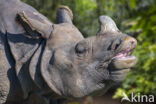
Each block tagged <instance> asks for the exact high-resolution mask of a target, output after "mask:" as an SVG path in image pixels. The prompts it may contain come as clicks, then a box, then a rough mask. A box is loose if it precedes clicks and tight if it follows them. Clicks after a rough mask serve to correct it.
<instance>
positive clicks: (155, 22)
mask: <svg viewBox="0 0 156 104" xmlns="http://www.w3.org/2000/svg"><path fill="white" fill-rule="evenodd" d="M23 1H24V2H26V3H28V4H30V5H32V6H33V7H35V8H36V9H37V10H39V11H40V12H41V13H43V14H44V15H45V16H47V17H48V18H49V19H50V20H51V21H53V22H54V23H55V22H56V19H55V17H56V11H57V9H58V7H59V5H67V6H69V7H70V8H71V10H72V11H73V14H74V20H73V22H74V24H75V25H76V27H78V28H79V29H80V31H81V32H82V33H83V35H84V36H85V37H87V36H91V35H95V34H96V32H97V31H98V28H99V27H98V25H99V24H98V16H100V15H102V14H105V15H108V16H111V17H112V18H113V19H114V20H115V22H116V23H117V25H118V27H119V28H120V30H122V31H123V32H125V33H129V34H131V35H134V36H135V37H136V38H137V40H138V46H137V48H136V50H135V52H134V55H136V56H137V57H138V63H137V66H136V67H135V68H133V69H132V70H131V72H130V73H129V74H128V76H127V78H126V79H125V80H124V82H123V84H122V87H121V88H119V89H117V92H116V94H115V96H114V97H115V98H120V97H121V96H122V92H123V91H124V92H126V93H127V94H128V95H129V94H130V93H131V92H134V93H137V92H139V93H142V94H154V95H156V0H23Z"/></svg>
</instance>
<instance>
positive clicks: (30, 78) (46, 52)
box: [0, 0, 137, 104]
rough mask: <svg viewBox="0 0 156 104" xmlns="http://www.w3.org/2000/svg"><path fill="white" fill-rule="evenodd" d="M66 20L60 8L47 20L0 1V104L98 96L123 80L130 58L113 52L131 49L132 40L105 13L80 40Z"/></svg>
mask: <svg viewBox="0 0 156 104" xmlns="http://www.w3.org/2000/svg"><path fill="white" fill-rule="evenodd" d="M72 18H73V15H72V12H71V10H70V9H69V8H68V7H60V9H59V10H58V12H57V20H58V24H53V23H51V22H50V21H49V20H48V19H47V18H46V17H44V16H43V15H42V14H40V13H39V12H37V11H36V10H35V9H34V8H32V7H30V6H29V5H27V4H24V3H22V2H21V1H19V0H1V1H0V57H1V58H0V104H3V103H6V104H18V103H19V104H22V103H23V104H50V103H51V104H52V102H53V100H54V99H61V98H67V99H68V98H81V97H84V96H87V95H101V94H104V93H105V92H106V91H107V90H108V89H109V88H110V87H111V86H113V85H115V84H117V83H119V82H121V81H122V80H123V79H124V77H125V75H126V74H127V72H128V71H129V68H131V67H133V66H134V65H135V63H136V58H135V57H134V56H128V57H124V58H122V57H119V58H118V57H115V56H117V55H118V54H119V53H121V52H123V51H126V52H127V51H129V52H130V53H131V52H132V50H133V49H134V48H135V47H136V45H137V42H136V40H135V39H134V38H132V37H130V36H128V35H126V34H123V33H121V32H120V31H119V30H118V28H117V27H116V24H115V23H114V21H113V20H112V19H111V18H110V17H108V16H100V17H99V23H100V29H99V32H98V33H97V35H95V36H92V37H89V38H86V39H85V38H84V37H83V35H82V34H81V33H80V32H79V30H78V29H77V28H76V27H75V26H74V25H73V23H72ZM81 22H83V21H81ZM129 55H130V54H129Z"/></svg>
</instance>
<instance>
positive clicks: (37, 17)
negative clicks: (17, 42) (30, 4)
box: [17, 11, 53, 38]
mask: <svg viewBox="0 0 156 104" xmlns="http://www.w3.org/2000/svg"><path fill="white" fill-rule="evenodd" d="M17 20H18V21H19V22H20V23H21V24H22V26H23V28H24V29H25V30H26V32H28V34H29V35H31V36H32V37H37V36H39V34H40V36H41V37H43V38H49V36H50V35H51V33H52V31H53V26H52V23H51V22H50V21H49V20H48V19H47V18H46V17H44V16H43V15H41V14H39V13H37V12H30V11H23V12H19V13H17ZM37 33H39V34H37Z"/></svg>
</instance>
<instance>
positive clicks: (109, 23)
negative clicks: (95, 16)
mask: <svg viewBox="0 0 156 104" xmlns="http://www.w3.org/2000/svg"><path fill="white" fill-rule="evenodd" d="M99 23H100V30H99V32H98V33H97V35H99V34H104V33H108V32H109V33H116V32H120V31H119V29H118V28H117V26H116V24H115V22H114V21H113V20H112V19H111V18H110V17H109V16H105V15H102V16H100V17H99Z"/></svg>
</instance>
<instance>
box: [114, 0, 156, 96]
mask: <svg viewBox="0 0 156 104" xmlns="http://www.w3.org/2000/svg"><path fill="white" fill-rule="evenodd" d="M131 2H134V3H130V4H131V5H130V7H131V12H134V13H135V14H133V15H132V17H131V18H130V19H129V21H128V22H127V23H131V22H133V23H134V24H132V25H131V27H130V29H129V31H131V32H133V33H135V32H137V34H138V36H137V39H138V46H137V48H136V50H135V52H134V54H135V55H136V56H137V58H138V63H137V66H136V67H135V68H134V69H133V70H132V71H131V72H130V73H129V74H128V76H127V78H126V79H125V81H124V82H123V84H122V88H119V89H118V90H117V92H116V95H115V96H114V97H115V98H119V97H121V96H122V93H121V92H126V93H127V94H128V95H129V94H130V93H132V92H134V93H141V94H153V95H156V31H155V30H156V28H155V27H156V14H155V13H156V1H154V0H149V1H148V2H147V1H146V2H145V1H143V0H142V1H141V0H140V1H139V2H138V0H132V1H131ZM132 18H133V19H132Z"/></svg>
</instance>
